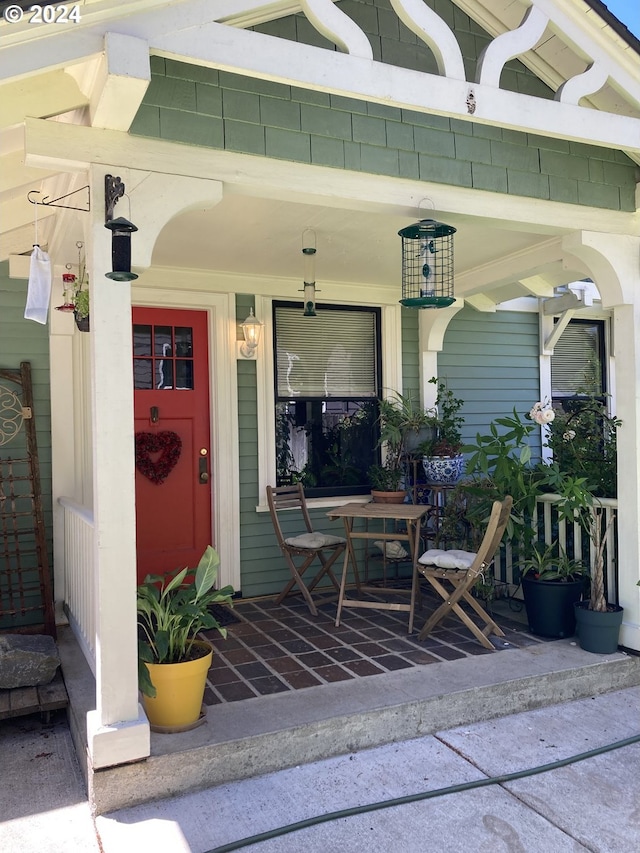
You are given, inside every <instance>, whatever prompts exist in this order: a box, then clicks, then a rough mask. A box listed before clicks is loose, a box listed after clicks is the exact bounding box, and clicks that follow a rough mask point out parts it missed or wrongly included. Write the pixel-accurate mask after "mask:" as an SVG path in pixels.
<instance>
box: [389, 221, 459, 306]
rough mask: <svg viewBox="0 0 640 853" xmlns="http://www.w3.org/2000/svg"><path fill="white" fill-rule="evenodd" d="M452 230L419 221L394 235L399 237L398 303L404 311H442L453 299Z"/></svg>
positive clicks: (435, 223) (440, 223)
mask: <svg viewBox="0 0 640 853" xmlns="http://www.w3.org/2000/svg"><path fill="white" fill-rule="evenodd" d="M455 233H456V229H455V228H453V227H452V226H451V225H445V224H444V223H443V222H436V221H435V219H422V220H420V222H416V223H415V224H414V225H409V226H408V227H407V228H402V229H401V230H400V231H398V234H399V235H400V237H402V299H401V300H400V303H401V304H402V305H404V306H405V307H406V308H446V307H447V306H448V305H451V304H452V303H453V302H455V296H454V295H453V235H454V234H455Z"/></svg>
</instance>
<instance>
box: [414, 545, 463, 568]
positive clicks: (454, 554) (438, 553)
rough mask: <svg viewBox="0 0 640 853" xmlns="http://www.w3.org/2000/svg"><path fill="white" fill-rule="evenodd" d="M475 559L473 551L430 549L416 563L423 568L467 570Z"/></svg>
mask: <svg viewBox="0 0 640 853" xmlns="http://www.w3.org/2000/svg"><path fill="white" fill-rule="evenodd" d="M475 558H476V555H475V554H474V552H473V551H458V550H457V549H455V548H452V549H451V550H449V551H442V550H440V549H439V548H432V549H431V550H430V551H425V552H424V554H423V555H422V556H421V557H419V558H418V562H419V563H421V564H422V565H423V566H437V567H438V568H439V569H468V568H469V566H470V565H471V564H472V563H473V561H474V560H475Z"/></svg>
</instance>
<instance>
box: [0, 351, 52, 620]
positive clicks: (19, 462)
mask: <svg viewBox="0 0 640 853" xmlns="http://www.w3.org/2000/svg"><path fill="white" fill-rule="evenodd" d="M5 383H9V384H5ZM10 445H11V448H10ZM10 449H11V450H13V451H14V453H13V455H9V450H10ZM0 631H12V632H15V633H45V634H49V635H50V636H52V637H55V635H56V628H55V616H54V606H53V594H52V587H51V575H50V570H49V560H48V555H47V543H46V534H45V526H44V515H43V509H42V493H41V489H40V465H39V461H38V444H37V440H36V427H35V420H34V418H33V393H32V387H31V365H30V363H29V362H28V361H23V362H22V363H21V364H20V369H19V370H9V369H5V368H0Z"/></svg>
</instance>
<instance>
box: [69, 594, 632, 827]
mask: <svg viewBox="0 0 640 853" xmlns="http://www.w3.org/2000/svg"><path fill="white" fill-rule="evenodd" d="M435 603H436V602H435V598H433V600H430V593H429V592H428V591H426V590H425V594H424V602H423V608H422V611H421V612H420V613H419V616H418V618H417V620H416V630H415V631H414V633H413V634H411V635H409V634H407V617H406V614H405V613H396V612H393V611H386V612H380V611H370V610H365V611H359V612H358V613H355V612H353V611H350V612H346V613H345V614H344V619H343V621H342V623H341V625H340V626H339V627H338V628H336V627H335V625H334V620H335V610H336V605H335V602H331V603H326V604H322V605H320V607H319V614H318V616H317V617H313V616H312V615H311V614H310V613H309V611H308V609H307V608H306V606H305V605H304V603H303V602H302V601H301V600H300V598H299V597H298V596H294V597H292V598H290V599H287V601H286V603H285V604H283V605H280V606H277V605H275V603H274V599H273V597H266V598H259V599H253V600H247V601H240V602H238V603H237V605H236V607H235V608H234V615H235V617H236V618H237V619H238V621H237V622H234V623H233V624H229V625H228V626H227V627H228V637H227V639H222V638H221V637H220V636H219V635H217V636H216V635H212V637H211V639H212V641H213V642H214V644H215V646H216V654H215V655H214V662H213V665H212V667H211V669H210V671H209V677H208V683H207V688H206V691H205V697H204V711H205V712H206V724H204V725H201V726H199V727H198V728H195V729H193V730H192V731H189V732H183V733H180V734H159V733H154V732H152V733H151V753H150V756H149V758H147V759H146V760H144V761H140V762H137V763H131V764H126V765H121V766H118V767H110V768H102V769H100V770H95V771H94V770H92V769H91V768H90V765H89V762H87V764H86V765H85V767H84V771H85V773H86V778H87V784H88V790H89V798H90V801H91V803H92V807H93V808H94V809H95V811H96V813H98V814H99V813H105V812H108V811H112V810H114V809H117V808H121V807H125V806H129V805H133V804H136V803H140V802H145V801H150V800H154V799H160V798H163V797H168V796H174V795H176V794H180V793H185V792H187V791H190V790H197V789H199V788H205V787H212V786H215V785H217V784H223V783H225V782H228V781H232V780H236V779H242V778H247V777H253V776H257V775H260V774H262V773H266V772H270V771H272V770H276V769H281V768H285V767H292V766H296V765H298V764H304V763H307V762H311V761H314V760H316V759H319V758H325V757H329V756H333V755H340V754H345V753H349V752H352V751H356V750H361V749H366V748H369V747H372V746H377V745H381V744H384V743H390V742H393V741H396V740H399V739H405V738H411V737H418V736H420V735H423V734H427V733H432V732H434V731H437V730H438V729H441V728H443V727H446V726H451V725H463V724H467V723H469V724H470V723H472V722H477V721H480V720H486V719H491V718H493V717H497V716H503V715H505V714H510V713H514V712H518V711H522V710H527V709H531V708H536V707H544V706H545V705H547V704H552V703H557V702H562V701H566V700H570V699H574V698H581V697H586V696H590V695H594V694H599V693H605V692H608V691H610V690H616V689H621V688H623V687H628V686H632V685H636V684H640V658H638V657H632V656H629V655H627V654H625V653H622V652H620V653H616V654H615V655H611V656H608V657H606V658H601V657H599V656H595V655H591V654H589V653H586V652H583V651H582V650H581V649H580V648H579V647H578V646H577V644H576V643H575V641H572V640H554V641H549V640H546V641H545V640H542V639H541V638H539V637H534V636H532V635H530V634H529V633H528V630H527V624H526V617H525V616H524V610H522V611H521V612H518V610H517V609H516V610H512V609H511V608H510V607H509V604H508V603H506V602H504V601H501V602H498V603H496V605H495V606H494V614H495V616H496V619H497V621H498V622H499V624H500V626H501V627H502V628H503V629H504V631H505V634H506V636H505V638H504V640H498V638H494V640H497V642H496V651H495V652H490V651H488V650H486V649H483V648H482V647H481V646H480V644H479V643H477V642H476V641H475V640H474V639H473V638H472V636H471V634H470V633H469V632H468V631H467V630H466V629H465V628H464V626H463V625H462V623H460V622H459V621H458V620H457V619H451V620H448V621H447V622H445V623H444V624H443V625H442V626H441V627H440V628H439V629H437V630H436V631H435V632H434V634H433V635H432V636H431V637H429V638H428V639H427V640H426V641H425V642H420V641H418V639H417V634H418V632H419V630H420V628H421V626H422V624H423V621H424V618H425V615H427V614H429V613H430V612H431V611H432V609H433V606H434V605H435ZM516 608H517V605H516ZM360 613H364V614H365V615H360ZM59 648H60V653H61V657H62V661H63V672H64V677H65V682H66V685H67V690H68V693H69V697H70V722H71V729H72V734H73V737H74V742H75V745H76V750H77V752H78V755H79V756H81V758H82V757H83V756H86V755H87V733H86V713H87V711H91V710H92V709H93V708H94V707H95V682H94V679H93V676H92V674H91V671H90V669H89V667H88V665H87V662H86V659H85V657H84V655H83V653H82V652H81V650H80V647H79V645H78V644H77V642H76V640H75V638H74V636H73V633H72V631H71V630H70V629H68V628H65V629H62V631H61V632H60V637H59Z"/></svg>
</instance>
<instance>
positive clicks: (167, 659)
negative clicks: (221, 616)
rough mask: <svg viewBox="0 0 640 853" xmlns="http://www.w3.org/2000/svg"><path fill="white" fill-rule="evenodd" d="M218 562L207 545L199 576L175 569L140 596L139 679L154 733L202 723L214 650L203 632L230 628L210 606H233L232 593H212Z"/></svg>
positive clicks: (144, 586) (152, 578)
mask: <svg viewBox="0 0 640 853" xmlns="http://www.w3.org/2000/svg"><path fill="white" fill-rule="evenodd" d="M219 565H220V557H219V556H218V554H217V552H216V551H215V550H214V549H213V548H212V547H211V545H208V546H207V548H206V550H205V552H204V554H203V555H202V557H201V559H200V562H199V563H198V567H197V568H196V570H195V574H194V573H193V570H192V569H189V568H185V569H176V570H175V571H174V572H170V573H169V574H167V575H147V577H146V578H145V579H144V581H143V583H141V584H140V585H139V586H138V590H137V610H138V628H139V639H138V678H139V686H140V691H141V692H142V694H143V697H142V698H143V703H144V707H145V711H146V713H147V716H148V718H149V722H150V723H151V725H152V727H155V728H157V729H160V730H163V731H183V730H186V729H188V728H192V727H193V726H194V725H196V724H197V723H198V722H199V717H200V711H201V707H202V698H203V695H204V688H205V682H206V677H207V672H208V671H209V667H210V666H211V659H212V656H213V647H212V645H211V644H210V643H208V642H205V641H203V640H199V639H197V635H198V632H199V631H202V630H206V629H211V628H215V629H217V630H218V631H219V632H220V634H221V635H222V636H223V637H226V633H227V631H226V628H224V627H222V626H221V625H220V623H219V622H218V620H217V619H216V618H215V616H213V614H212V613H211V612H210V610H209V607H210V605H211V604H214V603H216V604H226V605H229V606H232V601H231V596H232V594H233V589H232V588H231V587H230V586H225V587H224V588H223V589H220V590H218V589H214V588H213V585H214V583H215V581H216V578H217V574H218V566H219Z"/></svg>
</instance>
